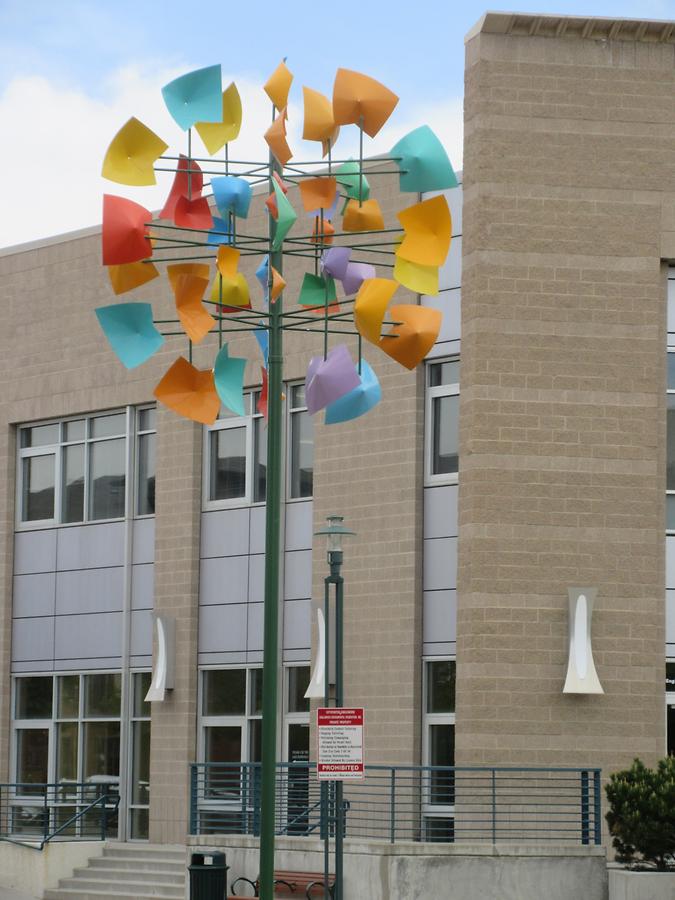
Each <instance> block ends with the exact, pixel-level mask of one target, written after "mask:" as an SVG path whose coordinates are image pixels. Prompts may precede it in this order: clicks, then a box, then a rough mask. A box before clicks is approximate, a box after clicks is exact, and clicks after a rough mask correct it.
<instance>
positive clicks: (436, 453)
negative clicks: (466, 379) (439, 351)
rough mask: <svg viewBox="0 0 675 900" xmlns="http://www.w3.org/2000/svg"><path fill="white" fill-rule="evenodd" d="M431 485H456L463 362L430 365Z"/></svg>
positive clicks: (428, 428)
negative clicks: (454, 483)
mask: <svg viewBox="0 0 675 900" xmlns="http://www.w3.org/2000/svg"><path fill="white" fill-rule="evenodd" d="M425 455H426V476H427V481H430V482H436V481H444V482H453V481H456V480H457V472H458V469H459V360H458V359H450V360H446V361H444V362H434V363H429V364H428V365H427V406H426V454H425Z"/></svg>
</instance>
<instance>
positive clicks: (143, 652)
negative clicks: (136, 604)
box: [129, 609, 152, 659]
mask: <svg viewBox="0 0 675 900" xmlns="http://www.w3.org/2000/svg"><path fill="white" fill-rule="evenodd" d="M129 652H130V654H131V656H133V657H136V656H149V657H150V658H151V659H152V610H149V609H135V610H133V612H132V613H131V646H130V650H129Z"/></svg>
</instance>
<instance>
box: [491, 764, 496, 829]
mask: <svg viewBox="0 0 675 900" xmlns="http://www.w3.org/2000/svg"><path fill="white" fill-rule="evenodd" d="M492 843H493V844H496V843H497V770H496V769H493V770H492Z"/></svg>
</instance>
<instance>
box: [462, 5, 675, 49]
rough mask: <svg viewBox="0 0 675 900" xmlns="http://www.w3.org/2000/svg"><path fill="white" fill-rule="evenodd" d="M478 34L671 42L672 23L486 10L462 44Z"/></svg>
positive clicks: (673, 35) (674, 36) (674, 39)
mask: <svg viewBox="0 0 675 900" xmlns="http://www.w3.org/2000/svg"><path fill="white" fill-rule="evenodd" d="M478 34H504V35H507V34H508V35H516V36H520V37H549V38H578V39H585V40H593V41H633V42H639V43H647V44H675V22H672V21H670V22H669V21H661V20H656V19H614V18H604V17H602V16H551V15H537V14H536V13H535V14H531V13H509V12H487V13H485V15H484V16H483V17H482V18H481V19H480V20H479V21H478V22H477V23H476V24H475V25H474V27H473V28H472V29H471V30H470V31H469V33H468V34H467V35H466V37H465V39H464V41H465V43H466V42H467V41H470V40H471V39H472V38H474V37H476V35H478Z"/></svg>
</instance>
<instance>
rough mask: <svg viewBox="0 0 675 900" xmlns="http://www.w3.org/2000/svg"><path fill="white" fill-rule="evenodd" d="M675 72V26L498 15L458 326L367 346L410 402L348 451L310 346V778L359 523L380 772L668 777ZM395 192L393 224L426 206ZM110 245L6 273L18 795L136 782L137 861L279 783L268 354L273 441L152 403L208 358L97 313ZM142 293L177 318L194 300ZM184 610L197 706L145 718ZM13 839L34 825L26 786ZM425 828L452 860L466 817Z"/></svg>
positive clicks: (287, 738)
mask: <svg viewBox="0 0 675 900" xmlns="http://www.w3.org/2000/svg"><path fill="white" fill-rule="evenodd" d="M674 61H675V25H673V24H671V23H650V22H630V21H613V20H592V19H574V18H555V17H537V16H520V15H508V14H492V13H491V14H488V15H487V16H486V17H485V18H484V19H483V20H481V22H480V23H479V24H478V25H477V26H476V27H475V29H474V30H473V31H472V32H471V33H470V34H469V35H468V36H467V39H466V97H465V153H464V174H463V179H462V181H463V183H462V185H460V187H458V188H456V189H452V190H449V191H446V195H447V198H448V202H449V204H450V207H451V210H452V214H453V243H452V246H451V250H450V255H449V258H448V261H447V262H446V264H445V266H444V267H443V269H442V271H441V292H440V295H439V296H438V297H419V298H416V297H412V296H410V295H409V296H408V298H407V302H419V303H422V304H425V305H426V304H428V305H432V306H437V307H440V308H441V309H442V310H443V313H444V323H443V327H442V330H441V333H440V335H439V339H438V342H437V343H436V345H435V347H434V349H433V350H432V352H431V353H430V355H429V358H428V360H427V362H426V364H425V365H423V366H421V367H420V368H419V369H418V370H416V371H414V372H408V371H407V370H404V369H403V368H401V367H399V366H398V365H397V364H396V363H394V362H393V361H392V360H390V359H389V358H388V357H385V356H384V355H383V354H380V353H378V352H377V351H376V350H374V348H372V347H371V348H370V350H366V352H365V354H364V355H365V357H366V358H367V359H368V361H369V362H370V363H371V364H372V366H373V367H374V369H375V370H376V372H377V374H378V377H379V379H380V382H381V384H382V392H383V399H382V402H381V404H380V405H379V406H378V407H377V408H376V409H374V410H373V411H371V412H370V413H369V414H368V416H367V417H365V418H362V419H357V420H355V421H354V422H351V423H348V424H344V425H339V426H333V427H326V426H324V425H323V424H322V422H320V421H319V419H320V417H317V421H316V422H315V423H314V424H312V422H311V419H310V417H309V415H308V413H307V411H306V409H305V405H304V396H303V391H302V381H303V378H304V374H305V370H306V367H307V363H308V360H309V358H310V356H312V355H313V354H314V353H316V352H317V348H318V344H317V340H320V339H319V338H317V337H316V335H311V336H309V335H301V334H292V335H289V336H288V339H287V340H286V345H285V356H286V368H285V380H286V382H287V388H286V409H285V423H286V436H285V446H286V456H287V465H286V470H287V478H286V485H285V494H284V496H285V506H284V516H283V523H284V527H283V531H284V535H283V541H284V553H283V567H282V568H283V579H282V581H283V584H282V589H281V591H280V615H281V627H280V659H281V664H282V678H281V687H280V692H279V748H278V755H279V759H281V760H288V761H293V760H295V761H303V760H306V759H307V758H313V756H314V754H313V749H311V748H312V747H313V743H312V741H311V740H310V718H311V715H310V709H309V705H308V704H307V703H306V702H304V700H303V697H302V694H303V692H304V686H305V685H306V683H307V680H308V678H309V672H310V665H311V662H312V652H313V641H314V642H316V634H315V633H314V631H315V627H314V618H313V603H312V600H314V601H315V604H314V605H316V601H317V599H319V598H321V596H322V593H323V578H324V575H325V574H326V563H325V551H324V547H323V544H320V543H317V541H316V540H315V539H313V532H314V531H316V530H317V528H319V527H321V525H322V524H323V522H324V520H325V517H326V515H327V514H329V513H339V514H342V515H344V516H345V519H346V524H347V525H348V526H349V527H350V528H352V529H353V530H354V531H356V532H357V534H358V537H357V539H355V540H353V541H352V542H351V543H350V544H347V545H346V552H345V567H344V575H345V580H346V622H345V627H346V633H345V653H346V659H345V669H346V686H345V693H346V701H347V703H348V704H350V705H356V706H360V705H362V706H364V707H365V709H366V715H367V726H366V745H367V748H368V762H369V763H373V764H375V763H378V764H383V765H392V766H394V765H398V766H406V765H407V766H418V765H425V764H437V765H452V764H454V763H456V764H457V765H462V766H466V765H488V766H496V765H520V766H544V767H546V766H549V767H552V766H578V767H600V768H602V769H603V772H605V773H608V772H610V771H612V770H614V769H616V768H617V767H620V766H623V765H625V764H626V763H628V762H630V760H631V759H632V758H633V757H634V756H636V755H639V756H641V757H642V758H643V759H645V760H646V761H647V762H649V763H653V762H654V761H655V760H656V759H657V758H658V757H659V756H662V755H664V754H665V752H666V749H667V728H666V723H667V720H668V717H669V716H670V712H669V710H670V707H669V706H668V705H667V699H669V698H667V696H666V690H665V687H664V671H665V663H666V660H667V658H668V656H669V655H672V656H673V659H674V660H675V617H673V616H670V615H668V611H669V609H670V607H669V605H668V604H669V603H670V602H671V594H672V603H674V604H675V593H673V592H675V536H673V537H668V533H669V531H668V528H670V527H671V526H672V528H673V533H674V534H675V511H674V510H671V509H670V506H668V507H667V504H669V503H670V500H671V499H672V498H670V496H669V495H668V493H667V490H671V489H672V490H673V491H675V469H674V465H675V464H674V463H673V462H672V461H671V457H672V458H673V459H675V443H672V442H673V437H672V435H670V436H669V435H668V434H667V432H669V431H670V430H671V429H670V418H669V417H670V416H671V415H672V416H675V411H673V412H671V411H670V407H671V406H673V409H674V410H675V404H673V403H671V402H669V401H670V395H669V394H668V390H672V391H675V378H674V377H673V376H672V375H671V381H670V382H669V381H667V377H666V372H667V370H668V371H670V369H673V371H675V365H672V366H668V365H667V361H668V359H670V357H668V355H667V351H668V346H669V343H670V338H671V337H672V338H673V341H672V343H673V346H674V347H675V300H673V298H675V287H673V289H672V290H671V291H669V288H670V287H671V285H673V286H675V270H674V271H673V274H672V275H670V276H669V272H670V270H669V263H670V262H671V261H672V260H673V259H675V166H674V165H673V160H675V107H674V106H673V101H672V97H673V93H674V88H675V65H674ZM371 186H372V194H373V196H375V197H377V198H378V200H379V202H380V204H381V206H382V208H383V210H384V212H385V218H386V220H387V222H388V223H394V222H395V219H394V215H395V212H396V211H397V210H398V209H400V208H401V207H402V206H404V205H407V198H404V197H403V198H402V197H401V196H400V195H399V194H398V191H397V189H396V188H397V182H396V179H390V180H386V179H385V178H384V177H379V176H374V177H373V178H372V179H371ZM289 196H291V198H292V199H293V190H291V194H290V195H289ZM263 199H264V197H263V195H257V196H256V197H255V198H254V206H253V208H252V212H251V216H250V219H249V221H250V223H251V229H252V230H255V231H256V232H257V233H260V229H264V228H266V211H265V208H264V206H263ZM294 202H297V200H294ZM99 231H100V230H98V229H94V230H90V231H87V232H83V233H76V234H68V235H63V236H59V237H56V238H54V239H50V240H47V241H42V242H39V243H38V244H36V245H26V246H21V247H16V248H10V249H9V250H5V251H0V297H1V298H2V303H3V311H4V327H3V328H2V331H1V334H2V351H3V352H2V355H1V360H2V362H1V363H0V365H1V366H2V369H3V385H4V390H3V392H2V396H1V397H0V441H1V448H2V449H1V456H2V460H3V466H2V476H1V477H0V492H1V496H0V510H1V511H2V515H1V517H0V523H1V528H2V544H1V546H2V552H1V553H0V567H1V573H2V574H1V583H2V598H1V602H0V776H1V777H0V780H2V781H7V782H11V783H14V782H28V783H42V782H46V781H49V782H55V783H59V784H66V785H67V784H69V783H72V784H75V783H79V782H85V783H86V782H91V781H94V782H96V781H97V780H99V781H101V780H102V781H106V780H112V782H113V783H114V784H116V785H118V786H119V792H120V797H121V803H120V811H119V815H118V818H117V820H116V824H115V825H114V826H113V827H115V828H117V833H118V834H119V836H120V837H122V838H124V839H140V840H144V839H148V838H149V839H150V840H154V841H156V842H161V843H176V842H183V841H184V839H185V836H186V834H187V833H188V829H189V824H190V823H189V821H188V820H189V808H190V777H189V772H190V770H189V766H190V764H191V763H194V762H237V761H240V760H243V761H257V760H258V759H259V752H260V749H259V748H260V729H261V710H260V704H259V687H260V672H261V669H260V666H261V663H262V589H263V588H262V585H263V580H262V576H263V571H264V543H263V541H264V520H265V506H264V446H265V445H264V427H263V425H262V422H261V419H260V417H259V416H258V415H257V414H256V407H255V392H256V390H258V389H259V386H260V362H261V357H260V351H259V349H258V347H257V345H256V343H255V341H254V339H253V338H252V336H250V335H245V336H241V337H236V338H235V337H233V338H232V340H231V342H230V346H231V349H232V353H233V354H234V355H241V356H246V357H247V359H248V360H249V361H250V363H249V365H248V367H247V370H246V383H247V385H248V386H249V394H248V400H247V403H248V407H247V414H246V415H245V416H244V417H239V418H233V417H230V416H223V417H222V418H221V419H219V420H218V422H217V424H216V426H214V427H213V428H212V429H204V428H202V427H201V426H198V425H195V424H192V423H189V422H186V421H183V420H180V419H178V418H177V417H176V416H175V415H174V414H173V413H171V412H169V411H168V410H166V409H163V408H161V407H160V408H157V409H155V403H154V399H153V389H154V387H155V385H156V383H157V382H158V380H159V379H160V377H161V376H162V374H163V373H164V371H165V370H166V369H167V367H168V365H169V364H170V363H171V362H172V361H173V359H174V358H175V357H176V356H177V355H178V354H179V353H181V352H185V347H184V340H183V339H181V338H178V337H170V338H169V339H168V340H167V342H166V344H165V346H164V348H163V349H162V350H161V351H160V352H159V353H158V354H157V355H156V356H155V357H153V359H152V360H150V361H149V362H148V363H146V364H145V365H143V366H142V367H140V368H137V369H134V370H131V371H130V372H128V371H126V370H125V369H124V368H123V367H122V366H121V365H120V364H119V362H118V361H117V359H116V358H115V357H114V355H113V354H112V352H111V351H110V349H109V348H108V346H107V344H106V343H105V341H104V340H103V338H102V336H101V334H100V331H99V328H98V324H97V322H96V318H95V316H94V313H93V311H94V309H95V308H96V307H98V306H102V305H105V304H106V303H110V302H112V300H113V297H114V295H113V294H112V291H111V288H110V285H109V282H108V278H107V275H106V272H105V269H104V268H103V267H102V266H101V264H100V234H99ZM303 263H304V261H303V260H301V259H296V260H294V262H293V263H292V264H291V265H289V266H288V268H287V269H286V270H285V272H284V274H285V277H286V279H287V281H288V288H287V290H286V292H285V297H286V300H285V302H286V303H293V302H295V298H296V296H297V292H298V287H299V283H300V278H301V275H302V273H303V272H304V271H305V269H306V266H305V265H304V264H303ZM256 265H257V261H256V262H255V263H253V262H252V263H251V265H247V267H246V274H247V275H248V276H251V277H250V281H251V284H252V286H253V285H255V281H254V279H253V278H252V275H253V271H254V270H255V268H256ZM252 290H253V287H252ZM405 294H406V292H405V291H404V290H403V289H400V290H399V293H398V294H397V299H400V300H403V298H404V295H405ZM460 296H461V301H460ZM123 299H124V298H123ZM133 299H139V300H148V301H152V303H153V306H154V311H155V315H156V316H157V317H159V318H170V317H171V315H172V314H173V311H172V298H171V294H170V290H169V287H168V284H167V282H166V279H165V278H164V277H163V278H162V279H161V280H160V279H158V280H156V281H153V282H150V283H149V284H147V285H146V286H144V287H142V288H140V289H139V290H137V291H136V292H135V293H134V295H133ZM669 299H670V300H671V301H672V305H673V308H672V314H671V316H670V317H669V316H668V312H669V305H668V304H669ZM404 302H405V301H404ZM671 331H672V334H671V333H670V332H671ZM214 346H215V345H214V343H213V341H211V339H207V341H206V342H205V346H201V347H199V348H196V349H195V364H196V365H198V366H201V367H206V366H207V365H208V364H209V362H210V361H211V359H212V358H213V355H214ZM352 350H353V353H354V354H355V353H356V349H355V347H354V348H352ZM460 354H461V377H460V375H459V371H460V368H459V359H460ZM460 385H461V393H460ZM458 423H459V424H458ZM669 439H670V442H671V444H672V446H669V443H668V441H669ZM671 469H672V470H673V471H672V472H671ZM155 473H156V474H155ZM673 503H675V500H673ZM666 524H667V525H668V528H666ZM671 542H672V546H671ZM668 560H672V563H673V565H669V564H667V561H668ZM571 587H585V588H597V599H596V602H595V611H594V616H593V626H592V632H593V649H594V658H595V664H596V668H597V672H598V676H599V679H600V682H601V684H602V686H603V688H604V693H603V694H596V695H583V694H564V693H563V684H564V681H565V675H566V670H567V663H568V588H571ZM153 612H154V613H155V614H157V615H161V616H165V617H168V618H170V619H171V620H172V621H173V622H174V625H175V634H176V641H175V684H174V687H173V689H172V690H171V691H169V692H168V694H167V697H166V699H165V700H163V701H162V702H156V703H153V704H146V703H144V702H143V697H144V696H145V691H146V690H147V687H148V684H149V681H150V673H151V670H152V667H153V641H152V614H153ZM315 649H316V648H315V647H314V650H315ZM155 653H156V647H155ZM455 679H456V680H455ZM674 684H675V682H674ZM455 695H456V703H455ZM672 699H673V704H675V696H674V697H673V698H672ZM150 707H151V708H150ZM673 709H674V710H675V705H674V706H673ZM673 722H674V723H675V717H673ZM673 734H674V735H675V725H674V727H673ZM671 739H672V738H671ZM62 805H64V806H67V805H68V803H67V802H66V801H65V800H64V801H63V804H62ZM76 805H77V799H76V798H75V799H73V798H72V797H71V800H70V806H71V807H73V808H74V807H75V806H76ZM68 808H70V807H68ZM210 808H211V807H209V806H208V803H205V805H204V810H206V811H205V812H204V810H202V812H203V815H204V816H205V817H206V818H205V819H204V821H206V819H207V818H208V815H209V814H210V813H209V812H208V811H209V809H210ZM200 814H201V813H200ZM14 816H15V818H14V820H13V825H12V827H13V828H14V829H15V830H16V831H17V833H19V832H21V831H22V830H23V831H24V832H29V831H30V827H31V822H32V816H34V806H33V805H32V802H31V799H30V794H29V793H28V794H26V795H25V796H24V797H23V799H22V800H20V801H19V802H17V803H16V804H15V811H14ZM420 816H421V819H423V820H425V821H426V825H424V826H423V827H426V828H429V829H431V832H427V836H429V835H431V836H432V837H436V838H439V837H440V838H441V839H444V840H451V839H452V834H453V824H452V818H453V811H452V809H450V808H447V809H442V810H440V812H439V811H438V810H436V811H434V810H428V809H427V810H426V811H424V810H422V811H421V812H420ZM200 821H201V820H200ZM434 829H437V831H435V832H434ZM420 833H421V834H423V833H422V832H420ZM423 836H424V835H423Z"/></svg>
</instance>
